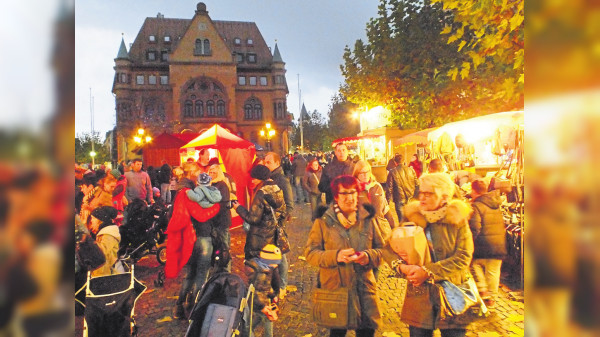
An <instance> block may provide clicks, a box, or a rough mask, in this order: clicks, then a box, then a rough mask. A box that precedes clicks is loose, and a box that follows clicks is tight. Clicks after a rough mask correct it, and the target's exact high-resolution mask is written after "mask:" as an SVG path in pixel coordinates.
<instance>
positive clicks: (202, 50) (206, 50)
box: [194, 39, 211, 55]
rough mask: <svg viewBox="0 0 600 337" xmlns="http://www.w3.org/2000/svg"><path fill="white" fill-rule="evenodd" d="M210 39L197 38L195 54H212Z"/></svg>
mask: <svg viewBox="0 0 600 337" xmlns="http://www.w3.org/2000/svg"><path fill="white" fill-rule="evenodd" d="M210 54H211V52H210V41H209V40H208V39H204V40H202V39H196V43H195V45H194V55H210Z"/></svg>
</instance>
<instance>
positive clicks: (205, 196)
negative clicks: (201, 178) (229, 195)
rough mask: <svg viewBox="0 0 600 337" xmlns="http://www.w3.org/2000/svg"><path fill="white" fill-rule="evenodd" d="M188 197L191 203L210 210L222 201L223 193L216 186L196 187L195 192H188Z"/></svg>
mask: <svg viewBox="0 0 600 337" xmlns="http://www.w3.org/2000/svg"><path fill="white" fill-rule="evenodd" d="M186 193H187V196H188V198H189V199H190V200H191V201H194V202H197V203H198V204H199V205H200V206H202V207H204V208H209V207H210V206H212V205H214V204H215V203H217V202H219V201H221V199H222V197H221V192H219V190H218V189H217V188H216V187H214V186H202V185H199V186H196V187H194V189H193V190H187V192H186Z"/></svg>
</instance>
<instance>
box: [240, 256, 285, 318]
mask: <svg viewBox="0 0 600 337" xmlns="http://www.w3.org/2000/svg"><path fill="white" fill-rule="evenodd" d="M244 264H245V266H246V268H245V269H246V270H245V271H246V275H247V276H248V283H249V284H253V285H254V288H255V289H256V292H255V296H254V311H255V312H260V311H261V310H262V309H263V308H264V307H266V306H268V305H269V304H271V301H272V300H273V299H274V298H275V297H277V296H278V295H279V288H280V287H281V278H280V277H279V269H278V268H279V267H276V268H271V267H269V268H262V267H261V266H259V265H258V263H257V262H256V259H250V260H246V261H244Z"/></svg>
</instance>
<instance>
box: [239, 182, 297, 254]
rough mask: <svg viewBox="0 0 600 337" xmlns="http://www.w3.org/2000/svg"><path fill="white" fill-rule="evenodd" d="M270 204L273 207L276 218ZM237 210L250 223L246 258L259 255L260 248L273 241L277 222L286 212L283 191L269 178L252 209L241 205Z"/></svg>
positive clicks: (260, 189)
mask: <svg viewBox="0 0 600 337" xmlns="http://www.w3.org/2000/svg"><path fill="white" fill-rule="evenodd" d="M269 206H270V207H272V208H273V211H274V212H275V218H274V217H273V212H271V208H270V207H269ZM236 211H237V212H238V214H239V215H240V217H241V218H242V219H244V221H246V222H247V223H248V224H250V230H249V231H248V234H247V235H246V245H245V246H244V253H245V255H246V260H249V259H252V258H255V257H259V255H260V250H261V249H262V248H263V247H264V246H266V245H267V244H269V243H273V241H274V239H275V229H276V228H277V223H278V221H280V220H283V218H284V215H285V213H286V212H285V202H284V200H283V192H282V191H281V189H280V188H279V186H277V184H275V182H274V181H269V180H267V181H265V182H264V183H263V184H262V185H259V187H258V190H257V192H256V194H255V195H254V200H252V205H251V206H250V211H248V210H247V209H246V208H245V207H244V206H241V205H240V206H239V207H238V208H237V209H236Z"/></svg>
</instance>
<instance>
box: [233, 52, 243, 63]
mask: <svg viewBox="0 0 600 337" xmlns="http://www.w3.org/2000/svg"><path fill="white" fill-rule="evenodd" d="M235 61H236V62H237V63H242V62H244V54H242V53H236V54H235Z"/></svg>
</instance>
